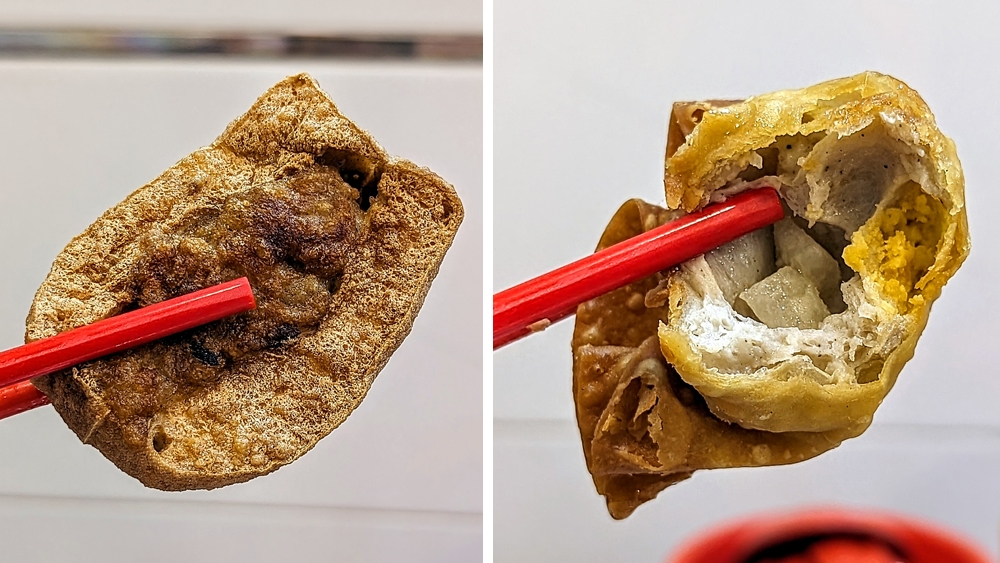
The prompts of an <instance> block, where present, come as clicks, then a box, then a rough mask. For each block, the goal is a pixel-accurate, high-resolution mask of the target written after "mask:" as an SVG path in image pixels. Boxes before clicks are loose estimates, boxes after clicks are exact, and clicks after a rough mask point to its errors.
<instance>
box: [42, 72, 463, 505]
mask: <svg viewBox="0 0 1000 563" xmlns="http://www.w3.org/2000/svg"><path fill="white" fill-rule="evenodd" d="M462 216H463V211H462V205H461V202H460V201H459V199H458V197H457V195H456V193H455V191H454V189H453V188H452V187H451V186H450V185H448V184H447V183H446V182H444V181H443V180H442V179H441V178H439V177H438V176H436V175H435V174H434V173H432V172H430V171H428V170H426V169H423V168H419V167H417V166H416V165H414V164H412V163H410V162H408V161H405V160H401V159H397V158H394V157H390V156H388V155H387V154H386V153H385V152H384V151H383V149H382V148H381V147H380V146H379V145H378V144H377V143H376V142H375V140H374V139H372V138H371V136H369V135H368V134H367V133H366V132H364V131H362V130H361V129H359V128H358V127H357V126H356V125H354V124H353V123H352V122H351V121H349V120H348V119H347V118H345V117H344V116H343V115H341V114H340V112H339V111H338V110H337V108H336V106H335V105H334V104H333V102H332V101H331V100H330V98H329V97H328V96H327V95H326V94H325V93H324V92H322V91H321V90H320V89H319V87H318V85H317V84H316V82H315V81H314V80H313V79H312V78H311V77H309V76H307V75H298V76H292V77H289V78H287V79H285V80H283V81H282V82H280V83H278V84H277V85H275V86H274V87H273V88H271V89H270V90H268V91H267V92H266V93H265V94H264V95H263V96H261V98H260V99H258V100H257V102H256V103H255V104H254V105H253V107H251V108H250V110H249V111H248V112H247V113H246V114H245V115H243V116H242V117H240V118H238V119H237V120H236V121H234V122H233V123H231V124H230V125H229V127H228V128H227V129H226V131H225V132H224V133H223V134H222V135H221V136H220V137H219V138H218V139H216V141H215V142H214V143H213V144H212V145H211V146H209V147H207V148H204V149H201V150H198V151H196V152H194V153H192V154H191V155H190V156H188V157H186V158H184V159H182V160H181V161H180V162H178V163H177V164H176V165H174V166H173V167H172V168H170V169H169V170H167V171H166V172H164V173H163V174H162V175H161V176H160V177H159V178H157V179H156V180H154V181H152V182H151V183H149V184H147V185H146V186H144V187H142V188H140V189H139V190H138V191H136V192H135V193H133V194H132V195H130V196H129V197H128V198H126V199H125V201H123V202H122V203H120V204H118V205H117V206H115V207H114V208H112V209H111V210H109V211H107V212H106V213H105V214H104V215H103V216H101V217H100V218H99V219H98V220H97V221H96V222H95V223H94V224H93V225H91V226H90V227H89V228H88V229H87V230H86V231H84V232H83V234H81V235H79V236H78V237H76V238H75V239H74V240H73V241H72V242H71V243H70V244H69V245H68V246H67V247H66V249H65V250H63V252H62V253H61V254H59V256H58V257H57V258H56V260H55V263H54V264H53V266H52V271H51V272H50V274H49V275H48V277H47V278H46V279H45V281H44V282H43V284H42V286H41V287H40V288H39V290H38V292H37V294H36V296H35V300H34V303H33V304H32V307H31V311H30V313H29V316H28V321H27V334H26V340H27V341H33V340H36V339H39V338H44V337H47V336H52V335H54V334H58V333H60V332H62V331H66V330H69V329H72V328H75V327H79V326H83V325H87V324H90V323H93V322H95V321H98V320H100V319H104V318H107V317H110V316H112V315H115V314H118V313H120V312H123V311H128V310H132V309H135V308H139V307H143V306H146V305H148V304H151V303H156V302H160V301H163V300H165V299H168V298H170V297H173V296H176V295H180V294H183V293H187V292H190V291H192V290H194V289H199V288H202V287H207V286H210V285H213V284H216V283H219V282H221V281H224V280H228V279H233V278H236V277H240V276H246V277H248V278H249V280H250V283H251V285H252V286H253V288H254V293H255V296H256V299H257V308H256V309H255V310H253V311H250V312H248V313H245V314H242V315H239V316H236V317H231V318H227V319H223V320H221V321H218V322H216V323H213V324H211V325H206V326H204V327H201V328H197V329H194V330H191V331H188V332H185V333H182V334H180V335H177V336H174V337H170V338H167V339H164V340H160V341H157V342H154V343H152V344H148V345H145V346H142V347H139V348H136V349H134V350H131V351H128V352H123V353H120V354H116V355H113V356H109V357H107V358H103V359H99V360H96V361H92V362H88V363H85V364H82V365H79V366H76V367H74V368H72V369H69V370H65V371H62V372H60V373H56V374H53V375H49V376H44V377H41V378H38V379H35V380H34V384H35V385H36V386H37V387H38V388H39V389H41V390H42V391H43V392H44V393H45V394H46V395H47V396H48V398H49V399H50V400H51V401H52V404H53V405H54V406H55V408H56V410H57V411H58V412H59V414H60V415H61V416H62V417H63V419H64V420H65V421H66V423H67V424H68V425H69V426H70V428H71V429H73V431H74V432H76V434H77V435H78V436H79V437H80V439H81V440H83V441H84V442H86V443H88V444H91V445H93V446H94V447H96V448H98V449H99V450H100V451H101V452H102V453H103V454H104V455H105V456H107V457H108V458H109V459H110V460H111V461H112V462H114V463H115V464H116V465H118V467H120V468H121V469H122V470H123V471H125V472H127V473H128V474H130V475H132V476H134V477H136V478H137V479H139V480H140V481H142V482H143V483H144V484H145V485H147V486H150V487H155V488H159V489H166V490H182V489H194V488H214V487H220V486H224V485H228V484H231V483H237V482H241V481H246V480H249V479H252V478H253V477H256V476H259V475H263V474H266V473H269V472H271V471H274V470H275V469H277V468H279V467H281V466H282V465H285V464H287V463H290V462H292V461H294V460H295V459H297V458H298V457H300V456H301V455H303V454H304V453H305V452H307V451H308V450H309V449H310V448H312V447H313V446H314V445H315V444H316V442H317V441H319V440H320V439H321V438H322V437H324V436H325V435H326V434H328V433H329V432H330V431H332V430H333V429H334V428H336V427H337V426H339V425H340V424H341V423H342V422H343V421H344V419H346V418H347V416H348V415H349V414H350V413H351V411H353V410H354V409H355V408H356V407H357V406H358V404H359V403H360V402H361V400H362V399H363V398H364V396H365V394H366V392H367V391H368V388H369V387H370V386H371V384H372V382H373V380H374V378H375V376H376V375H377V374H378V372H379V371H380V370H381V369H382V367H383V366H384V365H385V364H386V362H387V361H388V359H389V356H390V355H391V354H392V352H393V351H394V350H395V349H396V348H397V347H398V346H399V344H400V343H401V341H402V340H403V338H404V337H405V336H406V335H407V333H408V332H409V330H410V327H411V325H412V323H413V320H414V317H415V316H416V314H417V312H418V310H419V308H420V306H421V304H422V302H423V299H424V297H425V295H426V293H427V290H428V288H429V286H430V283H431V281H432V280H433V278H434V276H435V275H436V273H437V270H438V267H439V265H440V263H441V261H442V259H443V257H444V254H445V252H446V251H447V249H448V247H449V246H450V245H451V242H452V240H453V238H454V236H455V233H456V231H457V229H458V226H459V224H460V223H461V220H462Z"/></svg>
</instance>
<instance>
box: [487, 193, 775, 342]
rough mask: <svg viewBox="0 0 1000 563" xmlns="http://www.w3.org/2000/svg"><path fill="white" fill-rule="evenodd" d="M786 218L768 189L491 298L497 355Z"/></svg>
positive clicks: (734, 199) (714, 206)
mask: <svg viewBox="0 0 1000 563" xmlns="http://www.w3.org/2000/svg"><path fill="white" fill-rule="evenodd" d="M782 217H784V210H783V209H782V207H781V200H780V199H779V198H778V194H777V192H775V191H774V190H773V189H770V188H762V189H755V190H751V191H748V192H743V193H741V194H739V195H737V196H734V197H732V198H730V199H728V200H726V201H725V202H723V203H717V204H713V205H709V206H708V207H706V208H705V209H703V210H702V211H699V212H697V213H692V214H690V215H685V216H684V217H681V218H680V219H677V220H676V221H671V222H669V223H666V224H665V225H662V226H660V227H657V228H656V229H653V230H651V231H647V232H646V233H643V234H641V235H639V236H636V237H633V238H630V239H628V240H626V241H623V242H620V243H618V244H616V245H614V246H610V247H608V248H605V249H604V250H601V251H600V252H597V253H594V254H592V255H590V256H588V257H586V258H584V259H582V260H578V261H576V262H573V263H571V264H568V265H566V266H563V267H562V268H559V269H557V270H553V271H551V272H549V273H547V274H544V275H541V276H539V277H537V278H535V279H532V280H529V281H526V282H524V283H522V284H520V285H516V286H514V287H512V288H510V289H507V290H504V291H501V292H500V293H497V294H496V295H494V296H493V349H494V350H496V349H497V348H499V347H501V346H503V345H505V344H509V343H510V342H513V341H514V340H517V339H518V338H521V337H523V336H526V335H528V334H531V333H532V332H537V331H538V330H542V329H544V328H545V327H547V326H548V325H550V324H551V323H554V322H556V321H559V320H561V319H564V318H566V317H568V316H569V315H571V314H573V313H574V312H575V311H576V307H577V305H579V304H580V303H583V302H584V301H588V300H590V299H593V298H595V297H597V296H599V295H603V294H605V293H607V292H609V291H612V290H614V289H617V288H619V287H622V286H625V285H628V284H630V283H632V282H634V281H637V280H640V279H642V278H644V277H646V276H649V275H652V274H654V273H655V272H659V271H661V270H665V269H667V268H671V267H673V266H676V265H678V264H680V263H682V262H685V261H687V260H690V259H692V258H694V257H696V256H698V255H700V254H704V253H705V252H708V251H709V250H712V249H713V248H716V247H717V246H720V245H723V244H725V243H727V242H729V241H731V240H734V239H736V238H739V237H741V236H743V235H745V234H747V233H749V232H751V231H754V230H757V229H760V228H762V227H766V226H768V225H770V224H772V223H775V222H777V221H779V220H781V218H782Z"/></svg>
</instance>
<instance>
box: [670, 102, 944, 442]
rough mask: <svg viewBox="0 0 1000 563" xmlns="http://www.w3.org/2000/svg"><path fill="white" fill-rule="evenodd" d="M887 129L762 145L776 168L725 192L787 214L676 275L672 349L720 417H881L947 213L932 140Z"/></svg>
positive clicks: (766, 422)
mask: <svg viewBox="0 0 1000 563" xmlns="http://www.w3.org/2000/svg"><path fill="white" fill-rule="evenodd" d="M887 131H888V130H887V127H886V126H885V125H884V124H882V123H881V121H880V120H879V119H877V118H876V119H875V120H874V121H872V122H871V123H870V124H868V125H867V126H864V127H859V128H858V129H857V130H856V131H855V132H854V133H852V134H849V135H846V134H845V135H840V134H838V133H834V132H830V133H828V134H823V135H818V134H811V135H809V136H803V135H795V136H786V137H778V138H777V139H776V140H775V142H774V143H772V144H771V145H769V146H768V147H765V148H764V149H757V150H756V152H757V154H762V153H764V152H765V151H771V154H776V155H777V157H776V158H763V157H761V158H760V159H759V160H758V161H757V162H758V163H759V164H760V165H761V166H762V167H763V169H762V170H761V171H762V172H763V173H764V176H760V177H759V178H757V179H755V180H750V181H748V179H747V178H749V177H753V176H754V175H756V173H755V174H752V175H749V176H748V175H743V176H740V175H739V174H736V175H734V176H732V177H731V180H730V181H729V182H727V183H725V184H724V185H722V186H721V187H720V188H719V189H718V190H716V192H720V193H724V195H723V196H722V197H723V198H724V197H727V196H728V195H729V194H732V193H736V192H738V191H742V190H745V189H753V188H755V187H759V186H760V185H762V184H768V185H772V186H775V187H777V188H778V192H779V195H780V196H781V197H782V199H783V201H784V203H785V205H786V219H784V220H782V221H780V222H779V223H777V224H776V225H774V226H773V227H772V228H769V229H765V230H761V231H758V232H755V233H751V234H750V235H746V236H744V237H742V238H741V239H738V240H737V241H734V243H730V246H728V247H726V248H723V249H718V250H716V251H713V252H709V253H707V254H706V255H705V256H704V258H703V259H702V258H698V259H695V260H693V261H691V262H689V263H687V264H685V265H684V266H683V267H681V268H680V269H679V270H678V273H677V274H676V275H675V276H673V277H672V278H671V280H670V302H671V316H670V320H669V322H668V323H666V324H664V325H661V328H660V341H661V347H662V350H663V353H664V356H665V357H666V358H667V360H668V361H669V362H670V363H671V364H673V365H674V366H675V367H676V368H677V371H678V373H679V374H680V375H681V377H682V378H683V379H684V380H685V381H687V382H688V383H689V384H691V385H693V386H694V387H695V388H696V389H698V390H699V392H700V393H701V394H702V395H703V396H705V398H706V401H707V402H708V404H709V407H710V408H711V409H712V411H713V413H715V414H716V415H717V416H720V417H721V418H723V419H725V420H728V421H730V422H735V423H738V424H740V425H742V426H744V427H746V428H754V429H760V430H768V431H772V432H788V431H813V432H815V431H826V430H829V429H832V428H842V427H845V426H849V425H852V424H853V425H867V424H868V423H869V422H870V421H871V414H872V412H874V409H875V407H877V406H878V403H879V402H880V400H881V397H882V396H883V395H884V393H885V392H887V391H888V389H889V388H890V387H891V383H892V380H893V379H894V378H895V375H896V373H898V370H899V367H900V366H901V363H900V362H889V361H887V360H886V358H889V357H891V356H892V354H893V353H894V352H895V351H896V350H897V349H898V348H900V346H901V345H902V343H904V342H907V341H908V339H910V338H911V335H912V334H913V333H914V331H915V330H917V328H916V327H915V325H914V321H913V319H910V318H909V317H907V316H906V315H907V313H908V311H909V310H911V308H913V307H914V306H919V305H922V304H923V303H924V302H925V298H924V296H923V288H924V286H925V285H926V284H927V283H928V282H927V279H929V278H928V276H930V275H932V274H931V272H932V269H933V267H934V266H933V265H934V263H935V259H936V257H937V256H938V254H939V251H940V249H941V248H942V246H941V244H942V243H941V240H942V237H943V232H944V231H943V230H942V229H943V227H942V225H945V224H946V223H948V221H949V215H948V212H947V210H946V208H945V207H944V204H943V203H942V202H941V201H940V200H939V199H938V198H937V197H934V196H932V195H931V193H937V194H940V193H942V190H941V188H940V187H939V186H936V185H934V184H933V182H932V181H929V180H928V178H932V177H933V172H932V170H931V169H930V168H929V166H930V163H928V162H927V161H926V160H925V161H924V162H921V161H920V159H921V156H920V155H921V154H923V153H921V152H920V151H922V150H923V149H920V148H918V147H914V146H910V145H907V144H906V143H904V142H902V141H901V140H899V139H898V138H897V137H896V136H893V135H890V134H889V133H888V132H887ZM793 141H794V142H793ZM743 160H747V161H751V159H743ZM751 162H752V161H751ZM793 162H794V165H793V164H792V163H793ZM751 166H753V164H751ZM796 166H797V168H795V167H796ZM710 197H715V196H714V194H710ZM934 296H936V294H935V295H934ZM885 370H889V371H887V372H884V371H885ZM883 372H884V373H883ZM834 388H836V389H838V391H837V392H836V393H834V392H833V389H834ZM875 388H877V390H872V391H865V389H875Z"/></svg>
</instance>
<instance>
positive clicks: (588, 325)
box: [573, 200, 850, 519]
mask: <svg viewBox="0 0 1000 563" xmlns="http://www.w3.org/2000/svg"><path fill="white" fill-rule="evenodd" d="M676 216H677V213H676V212H669V211H667V210H666V209H663V208H661V207H658V206H654V205H650V204H648V203H645V202H643V201H641V200H630V201H628V202H626V203H625V204H624V205H623V206H622V207H621V208H620V209H619V210H618V212H617V213H616V214H615V216H614V217H613V218H612V219H611V222H610V223H609V224H608V227H607V229H605V232H604V235H603V236H602V238H601V242H600V244H599V245H598V250H600V249H602V248H605V247H607V246H610V245H612V244H615V243H617V242H620V241H622V240H625V239H627V238H630V237H633V236H635V235H638V234H641V233H642V232H644V231H647V230H649V229H652V228H654V227H656V226H659V225H660V224H662V223H663V222H665V221H667V220H670V219H672V218H674V217H676ZM664 279H665V278H664V277H663V276H662V275H661V274H656V275H654V276H650V277H648V278H645V279H643V280H640V281H637V282H635V283H632V284H630V285H628V286H626V287H623V288H620V289H617V290H615V291H612V292H610V293H608V294H606V295H603V296H601V297H598V298H596V299H593V300H591V301H588V302H586V303H584V304H582V305H581V306H580V307H579V308H578V309H577V314H576V327H575V331H574V335H573V393H574V399H575V402H576V414H577V424H578V425H579V429H580V437H581V439H582V442H583V450H584V454H585V457H586V460H587V467H588V469H589V470H590V473H591V475H592V476H593V479H594V484H595V485H596V487H597V491H598V492H599V493H600V494H601V495H603V496H604V497H605V499H606V501H607V506H608V511H609V512H610V513H611V516H612V517H614V518H616V519H621V518H625V517H627V516H629V515H630V514H632V512H633V511H634V510H635V509H636V507H638V506H639V505H641V504H642V503H644V502H646V501H648V500H651V499H653V498H654V497H656V495H657V494H658V493H659V492H660V491H662V490H663V489H664V488H666V487H668V486H670V485H672V484H674V483H677V482H679V481H682V480H684V479H686V478H688V477H689V476H690V475H691V473H692V472H694V471H697V470H699V469H717V468H724V467H747V466H761V465H781V464H787V463H794V462H797V461H802V460H804V459H808V458H810V457H813V456H816V455H818V454H820V453H822V452H824V451H827V450H829V449H831V448H834V447H836V446H837V445H838V444H839V443H840V442H841V441H842V440H844V439H845V438H848V437H850V434H849V433H847V432H842V431H834V432H825V433H822V432H821V433H808V432H789V433H783V434H778V433H772V432H761V431H757V430H747V429H744V428H741V427H739V426H738V425H735V424H730V423H727V422H724V421H722V420H719V419H718V418H717V417H715V416H714V415H712V413H711V412H710V411H709V409H708V407H707V405H706V404H705V400H704V399H703V398H702V397H701V396H700V395H699V394H698V392H697V391H696V390H695V389H694V388H693V387H691V386H690V385H688V384H687V383H685V382H684V381H683V380H682V379H681V378H680V377H679V376H678V375H677V372H676V371H675V370H674V369H673V368H672V367H671V366H670V365H669V364H667V363H666V361H665V360H664V358H663V355H662V354H661V352H660V349H659V341H658V339H657V338H656V327H657V325H658V324H659V323H660V322H661V321H662V320H664V319H666V318H667V317H668V314H669V311H668V307H667V306H666V305H665V304H664V303H663V301H664V297H663V296H662V295H660V293H661V292H663V289H662V286H661V284H662V282H663V281H664Z"/></svg>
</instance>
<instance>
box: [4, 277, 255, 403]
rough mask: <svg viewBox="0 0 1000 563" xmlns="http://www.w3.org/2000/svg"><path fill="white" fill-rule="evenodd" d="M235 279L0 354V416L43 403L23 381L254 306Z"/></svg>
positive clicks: (242, 284)
mask: <svg viewBox="0 0 1000 563" xmlns="http://www.w3.org/2000/svg"><path fill="white" fill-rule="evenodd" d="M256 306H257V305H256V302H255V301H254V298H253V291H252V290H251V288H250V282H249V281H248V280H247V279H246V278H240V279H238V280H233V281H230V282H226V283H222V284H219V285H215V286H212V287H208V288H205V289H201V290H198V291H195V292H193V293H188V294H186V295H181V296H180V297H175V298H173V299H168V300H166V301H163V302H160V303H156V304H154V305H150V306H148V307H143V308H141V309H138V310H135V311H130V312H128V313H124V314H121V315H117V316H114V317H111V318H108V319H104V320H102V321H98V322H96V323H93V324H89V325H86V326H82V327H80V328H76V329H73V330H69V331H66V332H63V333H60V334H57V335H55V336H52V337H50V338H43V339H41V340H36V341H34V342H30V343H28V344H25V345H24V346H18V347H17V348H12V349H10V350H7V351H6V352H0V418H5V417H7V416H11V415H14V414H17V413H19V412H24V411H26V410H29V409H32V408H34V407H37V406H41V405H44V404H46V403H47V402H48V400H47V399H45V396H44V395H42V394H41V393H40V392H39V391H38V390H37V389H35V388H34V386H32V385H31V383H30V382H29V381H28V380H29V379H31V378H32V377H38V376H39V375H45V374H46V373H52V372H56V371H59V370H61V369H66V368H68V367H71V366H75V365H77V364H80V363H83V362H86V361H90V360H93V359H96V358H100V357H101V356H106V355H108V354H113V353H115V352H121V351H123V350H127V349H129V348H134V347H136V346H140V345H142V344H146V343H148V342H152V341H153V340H157V339H160V338H163V337H165V336H170V335H171V334H176V333H178V332H182V331H185V330H188V329H190V328H194V327H196V326H199V325H203V324H205V323H210V322H212V321H217V320H219V319H221V318H224V317H228V316H230V315H235V314H237V313H242V312H244V311H249V310H250V309H253V308H254V307H256Z"/></svg>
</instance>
